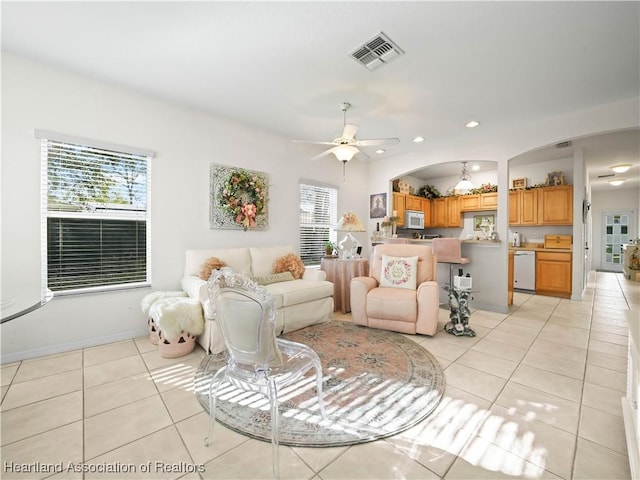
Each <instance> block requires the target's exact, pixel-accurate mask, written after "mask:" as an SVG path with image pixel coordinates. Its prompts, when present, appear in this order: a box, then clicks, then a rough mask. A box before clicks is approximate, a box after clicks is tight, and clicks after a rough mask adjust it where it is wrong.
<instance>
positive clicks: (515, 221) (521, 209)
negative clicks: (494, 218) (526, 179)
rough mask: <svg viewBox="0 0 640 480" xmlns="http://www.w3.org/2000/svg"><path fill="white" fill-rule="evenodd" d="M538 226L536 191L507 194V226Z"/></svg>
mask: <svg viewBox="0 0 640 480" xmlns="http://www.w3.org/2000/svg"><path fill="white" fill-rule="evenodd" d="M537 224H538V190H537V189H533V190H515V191H512V192H509V225H537Z"/></svg>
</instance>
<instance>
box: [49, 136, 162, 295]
mask: <svg viewBox="0 0 640 480" xmlns="http://www.w3.org/2000/svg"><path fill="white" fill-rule="evenodd" d="M41 142H42V147H41V148H42V212H43V215H42V228H43V259H46V261H45V265H43V269H42V270H43V277H44V280H45V283H46V285H47V287H48V288H49V289H50V290H52V291H54V292H67V293H70V292H74V293H75V292H81V291H87V290H89V291H90V290H103V289H107V288H123V287H133V286H140V285H145V284H148V283H149V282H150V261H149V260H150V248H149V247H150V235H149V232H150V218H151V212H150V208H149V207H150V202H149V199H150V193H151V192H150V168H151V156H150V155H148V154H145V153H140V152H133V153H131V152H125V151H117V150H113V149H110V148H108V147H105V146H104V144H98V143H95V144H89V142H82V143H70V142H68V141H63V140H59V139H52V138H42V139H41Z"/></svg>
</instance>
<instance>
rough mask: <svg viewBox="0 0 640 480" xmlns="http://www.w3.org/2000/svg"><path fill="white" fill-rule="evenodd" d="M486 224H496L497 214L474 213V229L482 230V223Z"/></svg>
mask: <svg viewBox="0 0 640 480" xmlns="http://www.w3.org/2000/svg"><path fill="white" fill-rule="evenodd" d="M483 223H484V224H485V225H489V224H490V225H495V223H496V216H495V215H474V216H473V229H474V230H482V224H483Z"/></svg>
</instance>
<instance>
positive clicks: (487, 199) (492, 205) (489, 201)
mask: <svg viewBox="0 0 640 480" xmlns="http://www.w3.org/2000/svg"><path fill="white" fill-rule="evenodd" d="M497 208H498V192H491V193H481V194H480V209H481V210H496V209H497Z"/></svg>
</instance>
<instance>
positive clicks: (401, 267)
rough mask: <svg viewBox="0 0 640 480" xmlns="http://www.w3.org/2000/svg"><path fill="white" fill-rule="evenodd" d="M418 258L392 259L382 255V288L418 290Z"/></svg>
mask: <svg viewBox="0 0 640 480" xmlns="http://www.w3.org/2000/svg"><path fill="white" fill-rule="evenodd" d="M417 270H418V257H391V256H388V255H382V272H381V273H380V286H381V287H393V288H409V289H412V290H415V289H416V273H417Z"/></svg>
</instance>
